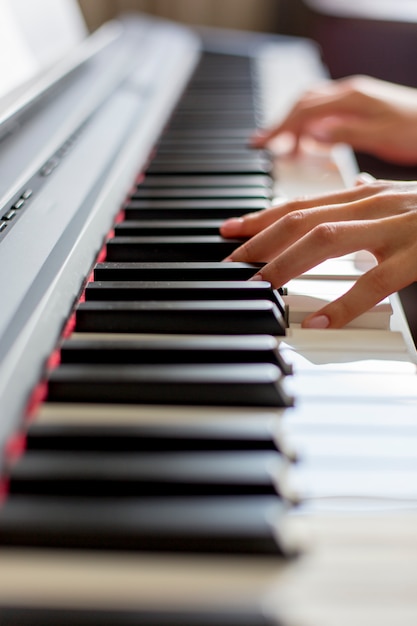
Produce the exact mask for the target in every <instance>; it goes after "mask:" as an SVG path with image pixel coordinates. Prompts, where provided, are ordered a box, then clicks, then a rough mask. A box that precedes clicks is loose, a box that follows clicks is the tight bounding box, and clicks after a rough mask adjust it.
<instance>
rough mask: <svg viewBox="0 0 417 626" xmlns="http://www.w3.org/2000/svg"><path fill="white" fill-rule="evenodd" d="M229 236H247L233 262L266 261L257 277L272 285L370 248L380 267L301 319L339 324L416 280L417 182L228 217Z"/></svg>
mask: <svg viewBox="0 0 417 626" xmlns="http://www.w3.org/2000/svg"><path fill="white" fill-rule="evenodd" d="M221 233H222V235H223V236H225V237H245V238H246V237H250V239H249V240H248V241H247V242H245V243H244V244H243V245H242V246H240V247H239V248H237V249H236V250H235V251H234V252H233V254H232V255H231V256H230V257H229V259H228V260H231V261H245V262H255V261H258V262H265V263H266V265H265V266H264V267H263V269H262V271H261V272H260V273H258V274H256V275H255V276H254V277H253V279H252V280H261V279H262V280H268V281H269V282H271V283H272V284H273V285H274V286H276V287H279V286H282V285H285V284H286V283H287V282H288V281H289V280H291V279H292V278H294V277H296V276H299V275H300V274H302V273H304V272H306V271H307V270H308V269H310V268H312V267H314V266H315V265H317V264H319V263H321V262H322V261H325V260H326V259H330V258H334V257H338V256H342V255H344V254H349V253H353V252H356V251H359V250H368V251H369V252H371V253H372V254H373V255H374V256H375V258H376V260H377V265H376V266H375V267H374V268H372V269H371V270H369V271H368V272H366V273H365V274H363V276H361V277H360V278H359V279H358V280H357V281H356V283H355V284H354V286H353V287H352V288H351V289H350V290H349V291H348V292H347V293H346V294H344V295H343V296H342V297H341V298H338V299H337V300H335V301H334V302H332V303H330V304H328V305H326V306H325V307H323V308H322V309H320V310H319V311H317V312H316V313H314V314H313V315H310V316H309V317H307V318H306V319H305V320H304V321H303V324H302V325H303V327H305V328H341V327H343V326H344V325H345V324H347V323H348V322H350V321H351V320H353V319H354V318H355V317H357V316H358V315H361V314H362V313H364V312H365V311H367V310H368V309H370V308H372V307H373V306H375V305H376V304H377V303H378V302H380V301H381V300H383V299H384V298H385V297H387V296H388V295H390V294H392V293H394V292H395V291H398V290H399V289H401V288H403V287H405V286H406V285H408V284H410V283H411V282H413V281H416V280H417V263H416V259H417V182H391V181H375V182H370V183H369V182H368V183H363V182H361V183H360V184H358V185H357V186H356V187H353V188H351V189H347V190H344V191H340V192H337V193H333V194H328V195H326V196H319V197H315V198H310V199H308V200H296V201H292V202H288V203H285V204H283V205H280V206H278V207H272V208H270V209H266V210H265V211H261V212H259V213H256V214H255V213H253V214H250V215H245V216H244V217H242V218H237V219H231V220H228V221H226V222H225V223H224V224H223V226H222V228H221Z"/></svg>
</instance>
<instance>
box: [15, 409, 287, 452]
mask: <svg viewBox="0 0 417 626" xmlns="http://www.w3.org/2000/svg"><path fill="white" fill-rule="evenodd" d="M114 412H115V415H114V421H113V422H111V423H108V422H107V421H105V420H103V422H102V423H100V421H99V420H96V419H94V420H92V421H91V422H90V421H89V420H88V418H86V417H84V419H83V420H82V421H81V422H80V420H76V414H77V410H76V409H74V416H69V417H68V420H67V421H66V422H64V423H63V421H62V418H57V419H56V420H54V418H53V417H52V418H51V419H50V421H48V422H46V423H45V422H44V421H39V420H34V421H32V422H31V423H30V424H29V426H28V430H27V432H26V450H28V451H34V450H35V451H36V450H37V451H39V450H43V451H44V450H49V451H51V452H54V451H60V450H67V451H69V450H73V451H83V450H84V451H96V452H115V453H116V452H126V453H128V452H137V453H139V452H175V451H177V452H180V451H188V452H198V451H209V450H212V451H226V450H228V451H231V450H270V451H271V450H278V451H280V452H281V453H282V454H284V455H285V456H289V457H291V458H294V455H293V453H292V451H290V450H289V448H288V446H287V445H286V444H285V442H283V440H282V438H281V437H280V436H279V435H277V433H276V428H275V427H274V426H273V425H271V424H270V422H269V421H265V420H263V419H262V416H261V415H260V416H259V420H257V421H253V420H251V421H249V422H248V421H247V420H245V419H239V420H235V419H233V418H228V417H227V415H225V417H224V419H222V420H220V421H219V420H213V419H204V420H203V419H201V417H199V418H198V419H197V415H196V419H195V420H192V421H190V422H187V423H178V422H171V423H162V424H152V421H151V419H150V422H149V423H140V422H138V423H132V422H128V421H126V422H124V421H123V422H122V420H121V419H120V416H119V415H118V414H117V413H118V410H117V407H115V409H114ZM75 421H76V423H74V422H75Z"/></svg>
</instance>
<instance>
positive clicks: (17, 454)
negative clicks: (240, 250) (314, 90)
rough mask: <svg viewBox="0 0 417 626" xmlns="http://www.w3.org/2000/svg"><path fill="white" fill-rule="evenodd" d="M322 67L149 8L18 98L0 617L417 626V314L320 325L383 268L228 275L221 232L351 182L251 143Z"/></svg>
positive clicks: (5, 304) (320, 154) (0, 449)
mask: <svg viewBox="0 0 417 626" xmlns="http://www.w3.org/2000/svg"><path fill="white" fill-rule="evenodd" d="M63 6H64V5H63ZM68 6H70V3H68ZM71 7H72V8H71V10H73V9H74V7H73V6H72V5H71ZM55 35H56V33H55ZM324 75H325V68H323V66H322V63H321V61H320V55H319V52H318V50H317V49H316V47H315V45H314V44H313V43H312V42H309V41H306V40H303V39H297V38H291V37H284V36H272V35H271V36H270V35H260V34H253V33H238V32H230V31H217V30H210V29H195V30H191V29H188V28H185V27H184V26H181V25H179V24H174V23H170V22H166V21H163V20H157V19H154V18H151V17H149V16H144V15H143V16H136V15H135V16H133V15H130V16H125V17H123V18H121V19H120V21H117V22H112V23H109V24H107V25H105V26H104V27H102V28H101V29H100V30H98V31H97V32H96V33H94V34H93V35H91V36H88V37H86V38H82V41H80V42H78V43H77V45H73V46H71V49H70V51H69V52H67V53H66V54H65V55H63V56H61V58H60V60H59V61H57V62H56V63H54V64H53V65H51V66H50V67H48V68H46V69H44V71H43V72H42V74H41V75H38V76H34V77H32V78H31V80H30V81H29V82H26V83H25V85H24V88H23V87H22V86H21V87H20V88H19V89H18V90H16V89H15V90H14V91H13V93H12V95H9V96H8V98H7V99H6V101H5V100H2V101H0V105H1V104H2V103H3V107H2V108H0V111H1V119H0V122H1V124H0V130H1V143H0V172H1V176H0V197H1V204H0V206H1V210H0V265H1V267H2V268H3V272H2V291H1V294H2V296H1V307H0V399H1V402H0V406H1V420H0V461H1V481H0V624H1V626H3V625H4V626H11V625H13V626H29V625H30V626H41V625H42V626H44V625H45V624H60V625H64V626H66V625H68V626H75V625H77V626H84V625H89V626H92V625H94V626H96V625H98V626H101V625H103V626H107V625H110V624H111V625H115V624H117V625H118V626H125V625H126V626H127V625H129V626H130V625H139V624H140V625H142V626H148V625H149V626H151V625H152V626H157V625H158V626H179V625H181V626H203V625H204V626H212V625H213V626H214V625H216V626H217V625H224V626H226V625H227V626H284V625H285V626H287V625H288V626H331V625H334V624H337V625H338V626H344V625H345V624H346V625H348V624H349V625H351V624H355V625H356V626H358V625H362V624H366V625H367V626H376V625H378V626H384V625H385V624H390V625H391V624H393V623H395V624H401V625H406V624H407V625H408V624H410V625H411V624H413V625H414V624H415V623H416V619H417V601H416V599H415V589H416V587H415V585H416V583H415V581H416V580H417V558H416V554H417V533H416V530H415V528H416V496H417V488H416V485H417V481H416V478H417V471H416V468H417V465H416V460H417V452H416V450H417V446H416V443H417V418H416V415H417V407H416V404H417V383H416V372H415V363H416V358H415V348H414V343H413V339H412V333H411V331H410V326H409V324H408V319H407V307H406V304H405V301H404V300H402V299H401V297H400V296H399V295H398V294H395V295H394V296H393V297H392V298H391V299H390V301H386V302H383V303H381V304H380V305H378V307H376V308H375V310H373V311H370V312H369V313H367V314H366V315H364V316H362V318H359V319H358V320H355V321H354V322H353V323H352V324H351V325H349V326H348V327H347V328H345V329H342V330H324V331H320V330H305V329H301V327H300V321H301V319H302V316H303V315H304V314H305V312H307V311H308V310H312V308H311V307H314V306H318V304H319V302H321V301H322V300H323V299H325V298H329V297H330V298H331V297H335V295H336V294H337V293H340V292H341V291H343V290H346V289H347V288H348V287H349V284H350V283H351V281H353V280H355V277H356V276H358V275H359V274H360V272H362V271H365V270H366V268H367V267H369V264H371V263H372V259H370V258H369V257H368V256H367V255H366V254H365V253H363V254H362V253H360V254H357V255H354V256H349V257H343V258H342V259H338V260H334V261H332V262H326V263H324V264H322V265H321V266H319V267H318V268H315V269H314V270H312V271H311V272H308V273H307V274H306V275H304V276H301V277H297V278H295V279H294V280H293V281H290V283H289V284H288V285H283V286H282V289H280V290H274V289H272V288H271V285H269V284H268V283H262V282H260V283H249V282H247V278H248V277H250V276H251V274H252V273H254V271H256V267H257V265H256V264H254V265H248V264H240V263H226V262H222V259H223V258H225V257H226V256H227V255H228V250H230V249H232V248H231V247H233V246H236V245H238V244H239V242H238V241H230V240H229V241H225V240H222V239H221V238H220V237H219V234H218V227H219V224H220V223H221V222H222V220H223V219H225V218H226V217H228V216H231V215H240V214H242V213H244V212H248V211H255V210H261V209H263V208H265V207H267V206H269V205H270V204H272V203H273V202H280V201H282V200H283V199H284V198H286V197H294V196H297V195H305V194H309V193H317V192H320V191H325V190H328V189H333V188H338V187H340V186H341V185H349V184H352V182H353V180H354V176H355V173H356V165H355V161H354V158H353V156H352V154H351V152H350V150H349V149H348V148H346V147H343V146H339V147H337V148H334V149H333V150H331V151H323V150H320V151H319V150H318V149H317V148H315V147H310V149H306V151H305V153H303V154H302V155H300V156H298V157H297V158H296V159H294V158H289V157H288V156H285V154H275V153H270V152H268V153H267V152H265V153H264V152H262V153H260V152H255V151H252V150H250V149H248V148H247V137H248V134H249V133H250V132H251V130H252V129H253V128H254V127H255V126H256V125H259V124H268V123H270V121H271V120H272V119H274V118H276V117H277V116H279V115H282V114H283V113H284V112H285V110H287V108H288V107H289V106H290V105H291V102H293V101H294V99H295V98H296V97H297V95H298V94H299V93H300V92H301V91H302V90H304V89H305V88H306V87H308V85H309V84H311V83H313V82H314V81H316V80H317V79H319V78H320V77H322V76H324ZM4 103H5V104H4Z"/></svg>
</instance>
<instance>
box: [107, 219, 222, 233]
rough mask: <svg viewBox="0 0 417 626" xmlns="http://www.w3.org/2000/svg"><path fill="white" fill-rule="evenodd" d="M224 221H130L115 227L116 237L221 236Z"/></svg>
mask: <svg viewBox="0 0 417 626" xmlns="http://www.w3.org/2000/svg"><path fill="white" fill-rule="evenodd" d="M222 224H223V220H128V221H125V222H120V223H119V224H116V225H115V227H114V234H115V236H116V237H155V236H156V237H166V236H171V235H173V236H175V237H177V236H187V237H190V236H197V237H198V236H200V237H201V236H206V235H219V229H220V226H221V225H222Z"/></svg>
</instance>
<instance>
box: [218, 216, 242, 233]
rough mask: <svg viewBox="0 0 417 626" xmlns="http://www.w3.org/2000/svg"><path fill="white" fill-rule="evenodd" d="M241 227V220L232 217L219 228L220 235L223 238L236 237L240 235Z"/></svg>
mask: <svg viewBox="0 0 417 626" xmlns="http://www.w3.org/2000/svg"><path fill="white" fill-rule="evenodd" d="M242 227H243V218H241V217H232V218H230V219H228V220H226V221H225V222H223V224H222V225H221V226H220V234H221V235H222V236H223V237H237V236H238V235H240V234H241V232H242Z"/></svg>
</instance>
